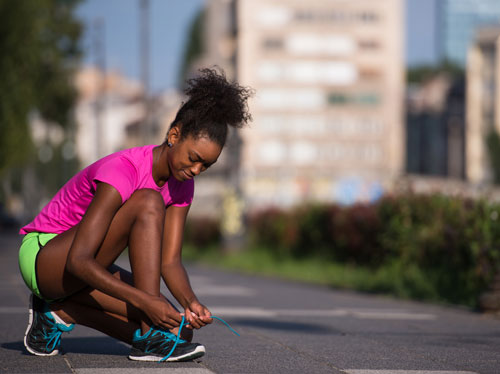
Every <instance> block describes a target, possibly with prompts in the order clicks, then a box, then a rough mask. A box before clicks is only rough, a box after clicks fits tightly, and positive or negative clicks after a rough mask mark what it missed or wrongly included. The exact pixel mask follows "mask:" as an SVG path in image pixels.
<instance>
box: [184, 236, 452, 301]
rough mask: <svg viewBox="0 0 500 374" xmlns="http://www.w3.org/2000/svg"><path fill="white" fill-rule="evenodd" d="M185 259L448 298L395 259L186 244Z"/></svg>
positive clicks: (369, 289)
mask: <svg viewBox="0 0 500 374" xmlns="http://www.w3.org/2000/svg"><path fill="white" fill-rule="evenodd" d="M183 257H184V259H185V260H187V261H191V262H196V263H202V264H207V265H210V266H213V267H216V268H221V269H230V270H236V271H239V272H243V273H247V274H258V275H265V276H273V277H279V278H282V279H289V280H297V281H303V282H308V283H314V284H321V285H328V286H331V287H335V288H340V289H350V290H356V291H362V292H370V293H380V294H385V295H392V296H396V297H400V298H405V299H414V300H428V301H434V302H447V300H446V299H445V298H442V297H440V295H439V294H438V293H437V291H436V289H435V287H434V286H433V284H432V283H431V282H430V281H429V277H428V276H427V275H426V274H424V272H423V271H422V270H421V269H419V268H417V267H416V266H415V267H408V266H405V267H403V266H402V265H401V264H400V263H398V262H394V263H391V264H387V265H383V266H381V267H379V268H377V269H371V268H368V267H361V266H355V265H349V264H340V263H335V262H331V261H324V260H322V259H320V258H304V259H295V258H290V257H282V256H281V257H280V256H277V255H275V254H273V253H272V252H271V251H269V250H266V249H265V248H253V249H250V250H245V251H240V252H233V253H226V254H224V253H222V252H221V251H220V250H219V249H217V248H215V247H208V248H203V249H202V250H199V249H195V248H194V247H192V246H189V245H187V246H185V247H184V249H183Z"/></svg>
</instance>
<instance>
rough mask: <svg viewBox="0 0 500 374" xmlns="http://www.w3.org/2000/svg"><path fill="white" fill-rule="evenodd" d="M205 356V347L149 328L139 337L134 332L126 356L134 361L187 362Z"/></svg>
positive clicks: (137, 331) (138, 334)
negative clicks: (130, 346) (129, 349)
mask: <svg viewBox="0 0 500 374" xmlns="http://www.w3.org/2000/svg"><path fill="white" fill-rule="evenodd" d="M204 354H205V347H204V346H203V345H201V344H198V343H188V342H187V341H185V340H184V339H181V338H180V337H178V336H175V335H174V334H172V333H170V332H168V331H164V330H160V329H157V328H153V327H151V328H150V329H149V331H148V332H146V333H145V334H144V335H141V330H140V329H139V330H136V331H135V333H134V338H133V340H132V349H131V351H130V355H129V356H128V358H129V359H131V360H136V361H170V362H172V361H189V360H193V359H195V358H198V357H201V356H203V355H204Z"/></svg>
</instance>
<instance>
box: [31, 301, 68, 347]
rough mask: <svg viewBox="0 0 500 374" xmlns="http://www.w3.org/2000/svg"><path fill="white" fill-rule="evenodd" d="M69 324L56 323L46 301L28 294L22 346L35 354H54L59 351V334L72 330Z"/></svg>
mask: <svg viewBox="0 0 500 374" xmlns="http://www.w3.org/2000/svg"><path fill="white" fill-rule="evenodd" d="M73 327H74V325H73V324H71V325H69V326H66V325H63V324H60V323H56V321H55V320H54V318H53V317H52V313H51V311H50V309H49V307H48V306H47V303H46V302H45V301H43V300H42V299H40V298H38V297H37V296H35V295H33V294H32V295H31V296H30V306H29V320H28V328H27V329H26V333H25V334H24V346H25V347H26V349H27V350H28V352H30V353H32V354H34V355H37V356H54V355H56V354H58V353H59V350H58V348H59V345H60V344H61V335H62V333H63V332H69V331H71V330H73Z"/></svg>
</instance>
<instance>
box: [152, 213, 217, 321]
mask: <svg viewBox="0 0 500 374" xmlns="http://www.w3.org/2000/svg"><path fill="white" fill-rule="evenodd" d="M188 212H189V206H185V207H176V206H170V207H168V208H167V210H166V213H165V225H164V228H163V248H162V265H161V275H162V277H163V280H164V281H165V284H166V285H167V287H168V289H169V290H170V292H171V293H172V295H174V297H175V298H176V299H177V301H178V302H179V303H180V304H181V305H182V307H183V308H184V309H185V311H186V319H187V320H188V321H189V323H190V324H191V325H192V326H193V327H195V328H200V327H202V326H204V325H206V324H207V323H211V322H212V319H211V318H210V315H211V314H210V311H209V310H208V309H207V308H206V307H205V306H203V305H202V304H201V303H200V302H199V300H198V298H197V297H196V295H195V293H194V291H193V289H192V287H191V284H190V283H189V277H188V275H187V272H186V269H185V268H184V266H183V265H182V239H183V234H184V224H185V222H186V217H187V214H188ZM191 312H193V313H194V314H195V315H192V314H191Z"/></svg>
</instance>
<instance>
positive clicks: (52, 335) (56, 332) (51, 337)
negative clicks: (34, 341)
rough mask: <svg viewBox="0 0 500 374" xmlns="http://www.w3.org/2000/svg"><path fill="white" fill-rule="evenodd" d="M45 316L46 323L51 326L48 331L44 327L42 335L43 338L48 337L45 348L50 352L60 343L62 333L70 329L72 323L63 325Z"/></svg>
mask: <svg viewBox="0 0 500 374" xmlns="http://www.w3.org/2000/svg"><path fill="white" fill-rule="evenodd" d="M45 318H46V319H47V322H48V324H49V325H50V326H51V327H50V330H49V331H47V330H45V328H44V329H43V337H44V339H48V340H47V343H46V344H45V348H47V350H48V351H51V352H52V351H53V350H54V349H56V348H57V347H58V346H59V344H60V343H61V335H62V333H63V332H67V331H71V330H72V329H73V325H72V324H71V325H70V326H64V325H61V324H60V323H55V322H52V321H51V320H50V319H49V318H48V317H47V316H45Z"/></svg>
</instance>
